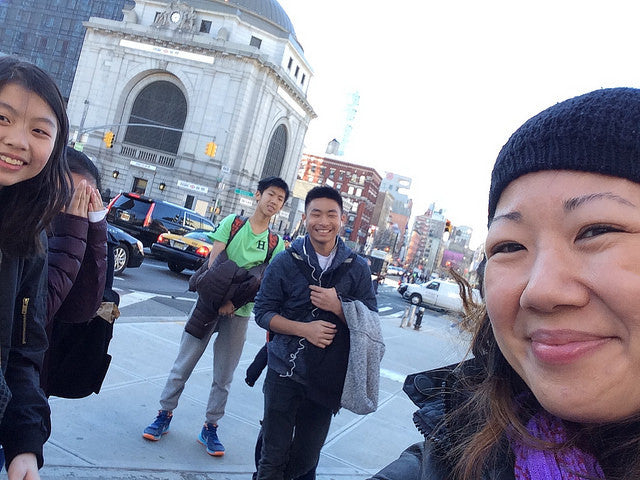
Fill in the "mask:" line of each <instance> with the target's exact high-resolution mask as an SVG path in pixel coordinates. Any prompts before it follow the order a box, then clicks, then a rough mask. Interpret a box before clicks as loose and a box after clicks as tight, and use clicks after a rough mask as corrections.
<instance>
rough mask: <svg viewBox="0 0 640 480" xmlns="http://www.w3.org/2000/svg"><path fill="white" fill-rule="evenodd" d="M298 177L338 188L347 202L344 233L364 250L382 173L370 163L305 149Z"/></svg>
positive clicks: (357, 248)
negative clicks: (311, 152) (352, 161)
mask: <svg viewBox="0 0 640 480" xmlns="http://www.w3.org/2000/svg"><path fill="white" fill-rule="evenodd" d="M298 180H303V181H305V182H309V183H313V184H316V185H328V186H331V187H334V188H335V189H337V190H339V191H340V193H341V194H342V197H343V198H344V199H345V200H346V202H345V214H346V216H347V219H346V223H345V226H344V235H345V238H346V239H347V240H349V241H350V242H353V243H352V244H351V245H352V246H356V250H361V249H362V248H363V247H364V245H365V244H366V242H367V237H368V235H369V227H370V226H371V223H372V219H373V213H374V207H375V205H376V199H377V197H378V192H379V189H380V183H381V181H382V177H381V176H380V174H379V173H378V172H376V170H374V169H373V168H371V167H365V166H363V165H358V164H355V163H350V162H345V161H344V160H338V159H337V158H336V156H334V155H331V154H325V155H322V156H320V155H311V154H308V153H305V154H303V155H302V160H301V161H300V165H299V168H298Z"/></svg>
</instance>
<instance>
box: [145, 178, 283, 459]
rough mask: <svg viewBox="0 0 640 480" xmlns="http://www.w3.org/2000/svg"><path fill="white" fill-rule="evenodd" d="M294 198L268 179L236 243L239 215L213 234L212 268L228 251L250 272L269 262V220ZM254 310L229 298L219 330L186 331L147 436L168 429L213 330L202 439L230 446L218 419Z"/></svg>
mask: <svg viewBox="0 0 640 480" xmlns="http://www.w3.org/2000/svg"><path fill="white" fill-rule="evenodd" d="M288 197H289V187H288V185H287V183H286V182H285V181H284V180H282V179H281V178H278V177H268V178H264V179H262V180H261V181H260V182H258V191H257V192H256V194H255V197H254V198H255V199H256V200H257V201H258V204H257V206H256V210H255V212H254V213H253V215H251V216H250V217H249V218H248V219H247V220H246V222H245V223H244V225H242V227H240V229H239V230H238V231H237V232H236V233H235V235H234V236H233V241H231V242H229V237H230V235H231V228H232V224H233V221H234V219H235V217H236V215H229V216H228V217H226V218H225V219H223V220H222V222H220V225H219V226H218V228H217V230H216V231H215V233H213V234H212V240H213V248H212V249H211V254H210V256H209V266H211V265H212V264H213V261H214V260H215V258H216V257H217V256H218V255H219V254H220V253H221V252H222V251H224V250H226V253H227V257H228V258H229V260H233V261H234V262H235V263H236V264H237V265H238V267H241V268H246V269H247V270H248V269H250V268H251V267H254V266H256V265H260V264H261V263H263V262H264V261H265V259H266V257H267V252H268V238H269V228H268V226H269V222H270V220H271V218H272V217H273V215H275V214H276V213H278V212H279V211H280V209H282V206H283V205H284V203H285V202H286V201H287V198H288ZM227 243H229V245H228V248H227ZM282 250H284V242H283V241H282V238H279V239H278V244H277V246H276V247H275V249H274V250H273V254H272V256H271V258H273V257H274V256H275V255H276V254H277V253H279V252H280V251H282ZM252 310H253V303H248V304H246V305H244V306H241V307H240V308H236V306H234V305H233V303H232V302H231V301H230V300H229V301H227V302H226V303H224V304H223V305H221V306H220V307H219V308H218V317H217V319H216V320H214V321H215V322H217V324H216V325H215V328H210V329H209V331H208V333H207V334H206V335H205V336H204V337H203V338H202V339H199V338H196V337H194V336H193V335H191V334H189V333H188V332H186V331H185V332H183V334H182V338H181V340H180V350H179V352H178V356H177V358H176V360H175V362H174V364H173V367H172V369H171V373H170V374H169V377H168V378H167V383H166V384H165V387H164V390H163V391H162V394H161V396H160V410H159V412H158V416H157V417H156V419H155V420H154V422H153V423H151V424H150V425H149V426H148V427H147V428H145V429H144V432H143V434H142V436H143V437H144V438H146V439H148V440H152V441H157V440H160V439H161V438H162V435H164V434H165V433H167V432H168V430H169V424H170V422H171V419H172V418H173V410H174V409H175V408H176V407H177V406H178V399H179V398H180V394H181V393H182V391H183V389H184V386H185V383H186V382H187V380H188V379H189V376H190V375H191V372H193V369H194V368H195V366H196V364H197V363H198V361H199V360H200V358H201V357H202V354H203V353H204V351H205V349H206V348H207V345H208V344H209V340H210V338H211V336H212V334H213V333H214V331H217V332H218V335H217V336H216V339H215V341H214V343H213V349H214V356H213V382H212V385H211V391H210V393H209V401H208V403H207V411H206V414H205V422H204V426H203V427H202V430H201V431H200V434H199V436H198V441H199V442H200V443H202V444H203V445H205V446H206V448H207V453H208V454H209V455H213V456H222V455H224V452H225V448H224V446H223V445H222V443H221V442H220V439H219V438H218V434H217V428H218V420H220V418H222V416H223V415H224V409H225V406H226V403H227V397H228V394H229V388H230V386H231V380H232V378H233V372H234V371H235V369H236V367H237V366H238V362H239V361H240V356H241V355H242V348H243V346H244V342H245V339H246V333H247V326H248V320H249V316H250V315H251V311H252Z"/></svg>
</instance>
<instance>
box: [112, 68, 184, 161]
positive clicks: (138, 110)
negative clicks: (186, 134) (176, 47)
mask: <svg viewBox="0 0 640 480" xmlns="http://www.w3.org/2000/svg"><path fill="white" fill-rule="evenodd" d="M186 118H187V100H186V99H185V97H184V94H183V93H182V91H181V90H180V89H179V88H178V87H177V86H176V85H174V84H173V83H171V82H167V81H163V80H160V81H157V82H153V83H151V84H149V85H147V86H146V87H144V88H143V89H142V91H141V92H140V93H139V94H138V96H137V97H136V99H135V101H134V102H133V108H132V109H131V116H130V117H129V123H144V124H149V125H158V126H162V127H170V128H178V129H180V130H182V128H184V122H185V120H186ZM181 138H182V132H176V131H173V130H165V129H162V128H149V127H127V133H126V134H125V136H124V141H125V142H128V143H133V144H135V145H140V146H142V147H148V148H152V149H154V150H161V151H163V152H169V153H174V154H175V153H178V146H179V145H180V139H181Z"/></svg>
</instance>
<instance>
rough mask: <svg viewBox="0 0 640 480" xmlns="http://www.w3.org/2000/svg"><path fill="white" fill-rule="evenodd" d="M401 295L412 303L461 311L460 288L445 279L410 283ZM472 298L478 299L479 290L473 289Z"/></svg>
mask: <svg viewBox="0 0 640 480" xmlns="http://www.w3.org/2000/svg"><path fill="white" fill-rule="evenodd" d="M402 296H403V297H404V298H406V299H408V300H409V301H410V302H411V303H412V304H413V305H425V306H427V307H433V308H441V309H443V310H452V311H454V312H459V313H460V312H462V299H461V298H460V289H459V287H458V284H457V283H455V282H447V281H445V280H431V281H429V282H427V283H422V284H417V283H411V284H409V285H407V289H406V290H405V291H404V293H403V294H402ZM473 298H474V300H476V301H480V292H479V291H478V290H475V289H474V290H473Z"/></svg>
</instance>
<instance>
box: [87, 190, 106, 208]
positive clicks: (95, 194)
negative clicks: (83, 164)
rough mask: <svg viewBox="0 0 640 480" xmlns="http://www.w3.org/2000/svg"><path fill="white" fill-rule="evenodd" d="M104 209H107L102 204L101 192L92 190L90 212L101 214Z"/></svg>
mask: <svg viewBox="0 0 640 480" xmlns="http://www.w3.org/2000/svg"><path fill="white" fill-rule="evenodd" d="M104 209H105V208H104V205H103V204H102V197H101V196H100V192H99V191H98V189H97V188H92V189H91V195H90V196H89V211H90V212H100V211H102V210H104Z"/></svg>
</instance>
